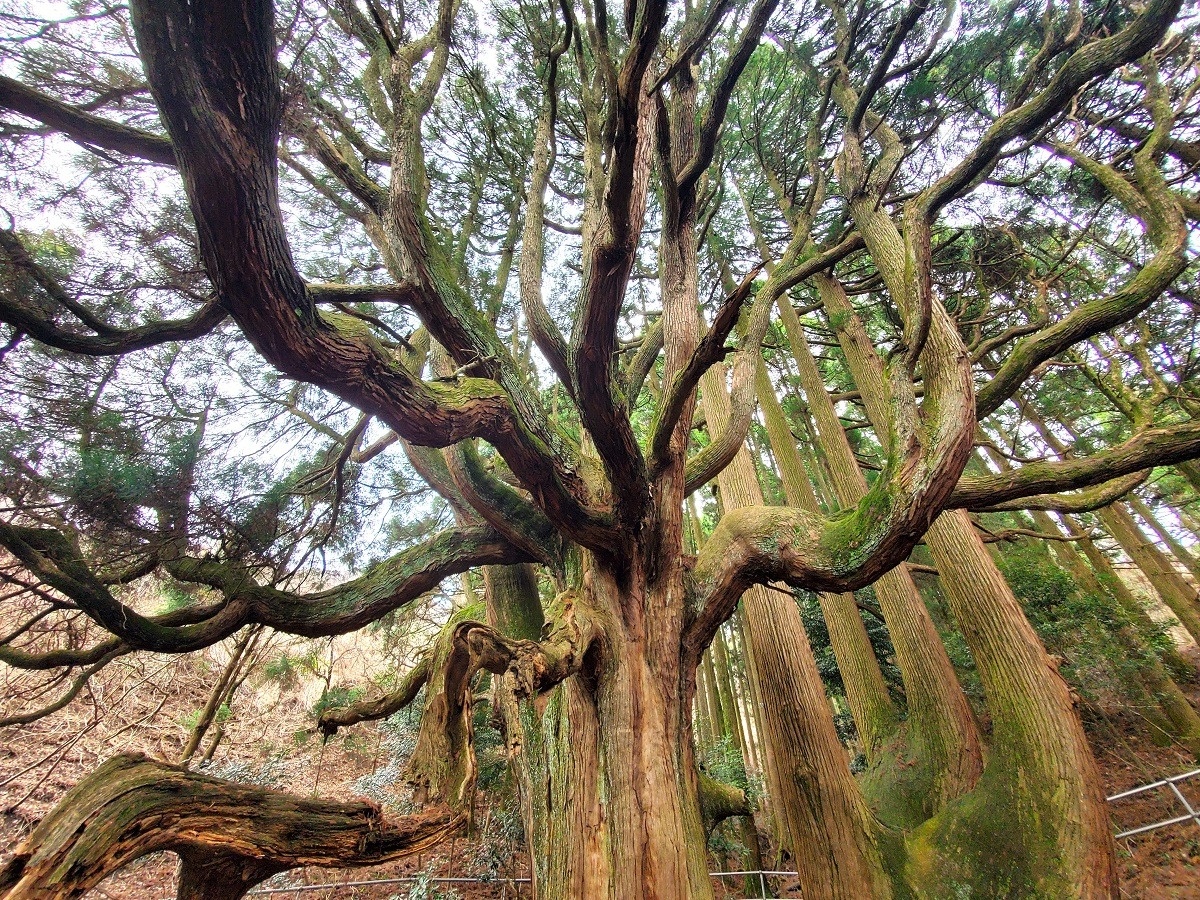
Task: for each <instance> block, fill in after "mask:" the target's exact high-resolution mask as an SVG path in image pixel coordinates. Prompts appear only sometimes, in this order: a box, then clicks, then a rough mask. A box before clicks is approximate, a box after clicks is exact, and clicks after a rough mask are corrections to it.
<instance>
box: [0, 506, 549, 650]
mask: <svg viewBox="0 0 1200 900" xmlns="http://www.w3.org/2000/svg"><path fill="white" fill-rule="evenodd" d="M0 545H3V546H4V547H5V548H6V549H7V550H8V551H9V552H11V553H12V554H13V555H14V556H15V557H17V559H19V560H20V561H21V563H22V564H23V565H24V566H25V567H26V569H28V570H29V571H30V573H32V574H33V575H35V576H36V577H37V578H39V579H40V580H41V581H42V582H43V583H44V584H46V585H48V586H49V587H52V588H54V589H55V590H57V591H59V592H61V593H62V594H64V595H66V596H67V597H69V598H70V599H71V600H73V601H74V602H75V604H76V605H77V606H78V607H79V608H80V609H81V610H82V611H83V612H85V613H86V614H87V615H88V616H89V617H90V618H92V619H93V620H95V621H96V622H97V623H98V624H100V625H101V626H103V627H104V628H107V629H108V630H109V631H110V632H112V633H113V634H114V635H116V636H117V637H119V638H121V639H122V640H123V641H125V642H126V643H127V644H129V645H130V646H132V647H134V648H136V649H139V650H151V651H154V652H159V653H186V652H189V651H192V650H197V649H200V648H202V647H207V646H210V645H212V644H214V643H216V642H217V641H220V640H223V639H224V638H226V637H228V636H229V635H231V634H233V633H234V632H235V631H237V630H238V629H240V628H242V627H244V626H246V625H252V624H259V625H268V626H270V627H271V628H274V629H276V630H277V631H283V632H286V633H288V634H297V635H301V636H304V637H323V636H328V635H333V634H343V633H345V632H347V631H352V630H354V629H356V628H361V627H363V626H364V625H367V624H369V623H371V622H373V621H375V620H376V619H378V618H379V617H380V616H382V615H384V614H385V613H388V612H390V611H392V610H394V609H397V608H399V607H401V606H403V605H405V604H406V603H410V602H411V601H413V600H415V599H416V598H417V597H419V596H421V595H422V594H424V593H425V592H426V591H429V590H432V589H433V588H435V587H436V586H437V585H438V584H439V583H440V582H441V581H442V580H443V579H444V578H447V577H449V576H451V575H457V574H461V573H462V572H465V571H467V570H468V569H470V568H473V567H475V566H478V565H489V564H501V565H503V564H508V563H515V562H529V561H531V560H530V559H529V558H528V557H527V556H526V555H525V554H524V553H522V552H521V551H520V550H518V549H517V548H515V547H513V546H512V544H510V543H509V542H508V541H506V540H504V539H503V538H502V537H501V536H500V535H499V534H497V533H496V532H495V531H494V530H492V529H491V528H486V527H477V526H476V527H463V528H459V529H450V530H447V531H443V532H440V533H439V534H437V535H434V536H433V537H432V538H430V539H429V540H427V541H425V542H424V543H422V544H418V545H417V546H415V547H411V548H409V549H407V550H404V551H402V552H401V553H398V554H396V555H395V556H392V557H390V558H389V559H386V560H384V561H383V562H381V563H378V564H376V565H374V566H372V567H371V568H370V569H369V570H368V571H367V572H366V573H365V574H363V575H362V576H361V577H359V578H356V579H354V580H353V581H348V582H345V583H344V584H340V585H337V586H336V587H332V588H329V589H327V590H323V591H316V592H314V593H309V594H293V593H289V592H286V591H281V590H279V589H277V588H273V587H268V586H266V585H260V584H258V583H257V582H256V581H255V580H254V577H253V574H252V573H251V572H250V571H248V570H247V569H245V568H244V567H242V566H241V565H239V564H236V563H231V562H223V561H221V560H216V559H207V558H205V559H191V558H183V559H177V560H173V561H170V562H167V563H166V564H165V566H166V568H167V570H168V571H169V572H170V573H171V574H172V575H173V576H174V577H175V578H178V579H179V580H181V581H188V582H192V583H197V584H204V585H207V586H209V587H211V588H213V589H214V590H216V591H218V592H220V593H221V594H222V595H223V596H224V598H225V599H224V602H223V603H220V604H217V605H216V606H214V607H213V611H212V614H211V615H210V616H209V617H208V618H205V619H204V620H202V621H199V622H194V623H191V624H186V625H175V624H169V623H168V622H167V621H164V620H165V617H161V618H151V617H147V616H143V615H141V614H140V613H138V612H136V611H135V610H133V609H132V608H130V607H128V606H126V605H125V604H124V603H121V602H120V601H119V600H117V599H116V598H115V597H114V596H113V595H112V594H111V593H110V592H109V590H108V588H107V587H106V586H105V585H104V584H102V583H101V582H100V581H99V579H97V578H96V576H95V574H94V573H93V572H92V571H91V570H90V569H89V567H88V565H87V563H86V562H85V560H84V559H83V557H82V555H81V554H80V552H79V549H78V548H77V547H76V546H75V545H74V543H72V541H71V540H70V539H69V538H68V536H67V535H64V534H63V533H61V532H59V531H56V530H54V529H49V528H25V527H20V526H13V525H4V524H0Z"/></svg>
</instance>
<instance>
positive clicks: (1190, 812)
mask: <svg viewBox="0 0 1200 900" xmlns="http://www.w3.org/2000/svg"><path fill="white" fill-rule="evenodd" d="M1198 775H1200V769H1193V770H1192V771H1190V772H1184V773H1183V774H1182V775H1173V776H1171V777H1170V778H1164V779H1162V780H1161V781H1154V782H1151V783H1150V784H1143V785H1141V786H1140V787H1135V788H1130V789H1129V790H1127V791H1122V792H1121V793H1119V794H1113V795H1112V796H1111V797H1109V798H1108V802H1109V803H1118V802H1120V801H1121V800H1127V799H1129V798H1130V797H1137V796H1141V795H1142V794H1147V793H1150V792H1152V791H1161V790H1163V789H1164V788H1167V789H1169V790H1170V791H1171V793H1172V794H1174V795H1175V800H1176V801H1177V802H1178V803H1179V805H1180V806H1182V807H1183V808H1184V810H1185V812H1184V814H1183V815H1182V816H1168V817H1167V818H1165V819H1162V820H1160V821H1157V822H1150V823H1147V824H1145V825H1138V826H1135V827H1134V828H1129V829H1126V830H1125V831H1122V832H1120V833H1119V834H1117V840H1121V839H1122V838H1128V837H1133V836H1134V835H1137V834H1145V833H1146V832H1147V831H1155V830H1157V829H1159V828H1166V827H1167V826H1168V825H1180V824H1182V823H1184V822H1187V821H1188V820H1191V821H1193V822H1195V823H1196V827H1198V828H1200V811H1198V809H1197V807H1195V806H1193V805H1192V804H1191V803H1189V802H1188V798H1187V797H1186V796H1184V793H1183V791H1181V790H1180V789H1179V785H1181V784H1183V782H1185V781H1188V780H1190V779H1192V778H1195V777H1196V776H1198Z"/></svg>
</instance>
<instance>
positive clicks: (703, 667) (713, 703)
mask: <svg viewBox="0 0 1200 900" xmlns="http://www.w3.org/2000/svg"><path fill="white" fill-rule="evenodd" d="M696 675H697V677H698V678H701V677H702V680H703V690H704V707H705V709H706V710H707V712H708V742H709V744H710V745H711V744H715V743H716V742H717V741H719V740H720V739H721V738H723V737H725V736H726V735H727V734H728V733H729V726H728V724H727V723H726V721H725V712H724V710H723V709H721V701H720V698H718V697H717V673H716V671H715V670H714V669H713V660H712V650H711V648H710V649H709V650H708V651H707V652H705V654H704V658H703V659H702V660H701V662H700V671H699V672H697V673H696ZM699 692H700V691H699V687H698V688H697V694H699Z"/></svg>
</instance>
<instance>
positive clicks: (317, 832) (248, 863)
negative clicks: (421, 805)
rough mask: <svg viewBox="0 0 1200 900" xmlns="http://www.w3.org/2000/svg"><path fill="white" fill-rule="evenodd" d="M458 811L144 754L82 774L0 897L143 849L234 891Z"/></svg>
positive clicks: (417, 839) (369, 856)
mask: <svg viewBox="0 0 1200 900" xmlns="http://www.w3.org/2000/svg"><path fill="white" fill-rule="evenodd" d="M462 821H463V819H462V816H460V815H457V814H455V813H453V812H451V811H450V810H449V809H447V808H446V807H444V806H443V807H437V808H430V809H426V810H425V811H423V812H421V813H419V814H417V815H413V816H405V817H404V818H401V819H396V820H392V821H389V820H386V819H385V818H384V817H383V813H382V812H381V810H380V809H379V807H378V806H376V805H375V804H372V803H367V802H362V801H357V802H353V803H338V802H335V801H332V800H319V799H305V798H302V797H297V796H294V795H291V794H284V793H281V792H276V791H269V790H265V789H263V788H259V787H253V786H250V785H244V784H236V783H234V782H229V781H222V780H220V779H217V778H208V777H206V776H203V775H197V774H194V773H192V772H189V771H187V770H186V769H183V768H180V767H178V766H172V765H167V764H166V763H161V762H157V761H155V760H151V759H147V758H146V757H144V756H140V755H122V756H117V757H114V758H113V759H111V760H109V761H108V762H106V763H105V764H104V765H103V766H101V767H100V768H99V769H97V770H96V771H95V772H93V773H92V774H91V775H89V776H88V777H87V778H85V779H84V780H83V781H81V782H80V783H79V784H77V785H76V786H75V787H74V788H72V789H71V791H70V792H68V793H67V795H66V796H65V797H64V798H63V800H62V802H61V803H59V805H58V806H57V807H55V808H54V809H53V810H52V811H51V812H50V814H49V815H47V816H46V818H44V819H43V820H42V822H41V823H40V824H39V825H38V826H37V828H35V829H34V830H33V832H32V833H31V834H30V835H29V837H28V838H27V839H26V840H25V842H24V843H23V844H22V845H21V846H20V847H18V848H17V851H16V854H15V855H14V856H13V858H12V859H11V860H10V861H9V863H8V864H7V865H6V866H5V867H4V869H3V870H0V900H67V898H74V897H81V896H83V894H84V893H86V892H87V890H88V889H90V888H91V887H93V886H94V885H96V884H98V883H99V882H101V881H102V880H103V879H104V878H105V877H107V876H108V875H110V874H112V873H113V872H115V871H117V870H118V869H120V868H122V867H123V866H125V865H127V864H129V863H131V862H133V861H134V860H135V859H138V858H140V857H142V856H145V855H146V854H148V853H155V852H158V851H162V850H170V851H174V852H176V853H178V854H179V855H180V856H181V857H182V859H183V869H182V873H181V875H180V888H179V896H180V897H196V898H200V897H204V898H208V900H213V898H217V900H224V898H230V900H233V898H237V897H241V896H242V895H244V894H245V892H246V891H247V890H249V889H250V888H251V887H253V886H254V885H255V884H257V883H258V882H260V881H262V880H263V879H264V878H268V877H269V876H271V875H273V874H275V873H277V872H282V871H284V870H286V869H291V868H295V867H297V866H308V865H312V866H331V867H337V868H343V867H348V866H365V865H374V864H376V863H381V862H386V861H387V860H390V859H396V858H398V857H401V856H406V855H408V854H411V853H416V852H419V851H422V850H425V849H427V848H429V847H431V846H433V845H434V844H436V843H438V842H439V841H441V840H443V839H444V838H446V837H447V836H449V835H450V834H451V833H452V832H454V831H455V830H456V829H457V828H458V827H459V826H460V825H461V824H462Z"/></svg>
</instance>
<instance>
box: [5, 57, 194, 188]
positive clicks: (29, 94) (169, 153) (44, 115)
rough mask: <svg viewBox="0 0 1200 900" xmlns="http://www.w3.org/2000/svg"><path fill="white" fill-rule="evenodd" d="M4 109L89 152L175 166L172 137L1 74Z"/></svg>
mask: <svg viewBox="0 0 1200 900" xmlns="http://www.w3.org/2000/svg"><path fill="white" fill-rule="evenodd" d="M0 108H3V109H9V110H12V111H13V112H15V113H20V114H21V115H23V116H25V117H27V118H30V119H33V120H35V121H37V122H41V123H42V124H43V125H45V126H46V127H47V128H50V129H53V130H54V131H58V132H61V133H62V134H65V135H66V136H67V137H69V138H70V139H71V140H73V141H75V142H76V143H78V144H81V145H82V146H84V147H87V148H88V149H89V150H95V149H99V150H106V151H110V152H113V153H121V154H124V155H126V156H135V157H137V158H139V159H144V160H146V161H147V162H152V163H156V164H158V165H160V166H172V167H174V165H175V150H174V148H173V147H172V146H171V141H170V140H169V139H168V138H165V137H161V136H159V135H157V134H150V133H149V132H147V131H141V130H139V129H137V128H130V127H129V126H128V125H122V124H120V123H119V122H112V121H109V120H108V119H105V118H103V117H101V116H97V115H93V114H92V113H89V112H84V111H83V110H81V109H76V108H75V107H74V106H71V105H70V104H67V103H63V102H62V101H61V100H56V99H55V98H53V97H51V96H49V95H48V94H43V93H42V92H41V91H37V90H34V89H33V88H31V87H29V86H28V85H24V84H21V82H19V81H16V80H14V79H12V78H7V77H5V76H2V75H0Z"/></svg>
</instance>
